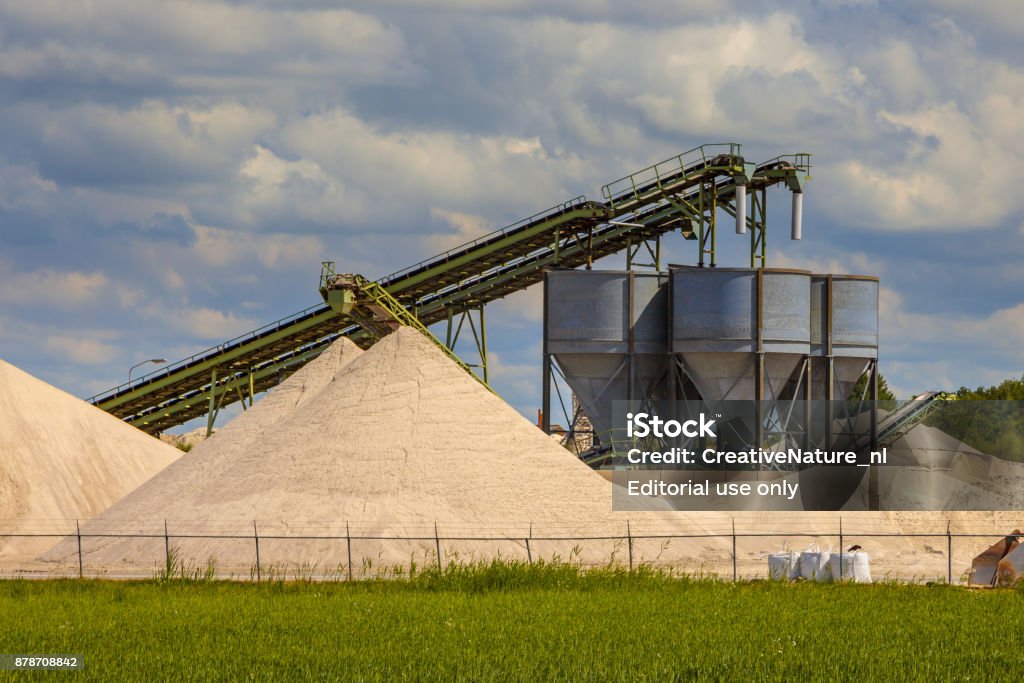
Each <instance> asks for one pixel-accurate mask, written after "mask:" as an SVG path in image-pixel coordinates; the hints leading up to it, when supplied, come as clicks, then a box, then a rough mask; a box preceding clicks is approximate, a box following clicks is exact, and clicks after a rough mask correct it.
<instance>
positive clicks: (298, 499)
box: [48, 329, 678, 568]
mask: <svg viewBox="0 0 1024 683" xmlns="http://www.w3.org/2000/svg"><path fill="white" fill-rule="evenodd" d="M357 351H358V350H357V349H355V348H354V347H352V346H351V344H350V342H348V341H347V340H343V341H339V342H338V343H337V344H336V345H335V346H334V347H332V348H331V350H330V351H329V352H326V353H325V354H324V355H323V356H321V358H320V359H318V360H317V361H316V362H315V363H313V364H310V366H307V368H306V369H304V370H303V371H300V372H299V373H296V375H295V376H293V377H292V378H290V379H289V380H288V381H287V382H285V383H283V384H282V385H281V386H280V387H278V389H277V390H275V391H274V392H273V393H272V394H271V395H270V396H269V397H267V398H265V399H263V401H261V402H260V403H258V404H257V405H256V406H255V407H254V409H252V410H250V411H248V412H247V413H245V414H243V415H242V416H240V417H239V418H237V419H236V420H234V421H233V422H231V423H229V424H228V426H227V427H225V428H224V429H222V430H220V431H219V432H218V433H217V434H215V435H214V436H213V437H212V438H211V439H209V440H208V441H206V442H204V443H203V444H201V445H200V446H198V447H196V448H195V449H194V450H193V451H192V452H191V453H189V454H188V455H187V456H185V457H184V458H182V459H181V460H180V461H179V462H178V463H175V465H173V466H171V467H169V468H168V469H167V470H165V471H164V472H163V473H161V475H160V476H158V477H155V478H154V479H152V480H151V481H149V482H148V483H147V484H145V485H143V486H141V487H140V488H139V489H138V490H136V491H134V492H133V493H132V494H131V495H129V496H127V497H126V498H124V499H123V500H121V501H120V502H119V503H117V504H116V505H114V506H113V507H111V508H110V509H109V510H108V511H106V512H105V513H104V514H102V515H100V516H99V517H98V518H97V519H96V520H94V521H93V522H92V523H90V524H89V525H87V527H86V528H85V529H84V532H85V533H86V534H92V533H103V532H111V531H113V532H117V533H132V532H135V531H142V532H146V533H153V534H156V535H158V536H159V535H161V534H162V533H163V523H164V520H167V521H168V527H169V529H170V531H171V535H172V536H173V535H174V534H175V533H177V534H179V535H186V534H195V533H203V534H208V535H218V534H221V535H228V536H234V535H239V534H242V535H245V534H248V535H249V536H250V537H251V535H252V534H253V528H254V523H255V525H256V528H257V529H258V530H259V532H260V534H261V536H263V541H262V548H261V551H262V555H261V561H263V562H264V563H272V562H275V561H278V562H290V561H300V560H301V561H310V562H312V561H316V562H317V563H318V564H319V565H320V566H323V565H324V564H325V563H335V564H336V563H339V562H341V561H342V560H344V561H346V562H347V548H345V544H344V543H342V544H339V543H338V542H337V541H336V540H332V541H323V542H317V541H313V540H306V541H303V540H298V539H296V537H297V536H304V535H305V536H323V535H329V536H338V535H345V534H346V533H352V534H354V535H357V536H363V537H365V536H372V537H374V538H373V539H364V541H361V542H360V543H362V546H363V548H364V552H361V553H357V554H359V555H360V557H357V558H356V560H355V561H356V562H360V561H362V562H367V561H371V562H372V561H378V562H379V561H387V562H401V561H407V560H408V559H409V557H410V555H415V554H416V553H418V552H421V551H422V552H426V551H430V552H432V551H433V549H434V548H435V543H432V542H428V540H427V537H428V536H429V537H432V536H433V535H434V525H435V524H437V525H438V527H439V529H441V531H442V534H443V535H447V536H451V535H459V536H471V537H474V538H475V537H479V536H480V535H481V533H482V532H484V531H486V535H488V536H495V535H497V536H507V535H512V536H515V537H516V538H517V540H516V541H515V542H510V543H501V542H496V541H484V540H481V541H479V542H477V541H466V543H464V544H462V547H461V548H460V549H459V550H458V551H453V552H452V553H451V554H458V555H460V556H461V557H464V558H465V557H469V556H480V557H482V556H493V555H495V554H498V553H503V554H504V555H505V556H508V555H513V556H516V557H518V556H519V555H521V554H522V550H523V549H524V548H523V546H525V542H521V541H519V540H518V539H525V538H526V537H528V536H530V535H531V534H536V535H541V534H545V533H546V534H547V535H549V536H550V535H572V534H576V535H583V534H588V533H589V534H595V533H604V534H608V533H609V530H610V529H614V533H620V532H622V533H624V532H625V523H626V517H625V516H624V515H622V514H615V513H613V512H612V511H611V490H612V487H611V486H610V485H609V484H608V483H607V482H605V481H603V480H602V478H601V477H599V476H598V475H597V474H596V473H594V472H593V471H592V470H591V469H590V468H588V467H587V466H586V465H584V464H583V463H581V462H580V461H579V460H577V459H576V458H575V457H573V456H572V454H570V453H569V452H568V451H566V450H565V449H564V448H561V447H560V446H559V445H558V444H556V443H554V442H553V441H552V440H551V439H549V438H548V437H547V436H545V435H544V434H543V433H542V432H541V431H540V430H539V429H537V428H536V426H534V425H533V424H531V423H530V422H529V421H528V420H526V419H525V418H523V417H522V416H521V415H519V413H517V412H516V411H515V410H514V409H513V408H512V407H510V406H509V405H508V404H507V403H505V402H504V401H503V400H502V399H500V398H499V397H497V396H495V395H493V394H491V393H490V392H488V391H487V390H486V389H485V388H484V387H483V386H482V385H480V384H479V383H478V382H476V381H475V380H474V379H472V378H471V377H469V376H468V375H467V374H466V373H465V372H464V371H463V370H461V369H460V368H458V367H457V366H456V365H455V364H453V363H452V362H451V361H450V360H449V359H448V358H446V357H445V356H444V354H442V353H441V352H440V351H439V350H438V349H437V348H436V347H435V346H434V345H433V344H432V343H431V342H430V341H429V340H427V339H426V338H425V337H423V335H421V334H420V333H418V332H416V331H414V330H411V329H402V330H399V331H398V332H396V333H395V334H392V335H390V336H389V337H387V338H385V339H384V340H382V341H381V342H379V343H378V344H376V345H375V346H374V347H372V348H371V349H370V350H369V351H368V352H366V353H364V354H362V355H360V356H358V357H357V358H355V359H354V360H351V358H352V357H353V356H356V355H357ZM332 358H334V359H336V360H333V361H332ZM347 360H351V362H350V363H347V364H346V361H347ZM331 363H334V364H333V365H331ZM648 515H649V513H648ZM632 516H633V518H634V519H636V518H637V517H643V516H644V513H632ZM655 517H656V518H657V519H656V520H655V522H656V523H658V524H662V525H664V524H666V523H673V522H674V520H676V519H678V515H675V514H673V513H667V514H661V515H655ZM648 521H650V519H648ZM620 527H621V528H620ZM346 529H347V530H348V531H346ZM274 536H280V537H282V538H277V539H275V538H272V537H274ZM393 536H403V537H408V536H422V537H424V541H423V542H394V543H381V542H380V541H379V540H377V537H393ZM284 537H287V540H286V539H285V538H284ZM172 541H173V542H169V543H170V544H171V545H173V546H175V547H177V548H179V549H180V550H181V552H182V553H183V555H184V556H185V557H187V558H190V559H192V560H194V561H196V562H199V563H202V562H204V561H205V560H206V559H209V558H214V559H215V560H216V561H217V563H218V565H219V566H221V567H224V566H226V565H232V566H237V565H238V563H239V562H241V564H242V566H243V567H244V566H247V563H251V562H252V561H253V560H254V552H255V549H254V545H255V544H254V539H253V540H248V539H247V540H244V541H243V540H225V539H212V538H211V539H203V540H188V539H182V538H178V539H172ZM474 543H478V545H476V546H474V547H469V546H471V545H473V544H474ZM86 545H87V546H88V547H87V548H86V549H85V553H84V555H85V558H84V559H85V563H86V564H87V565H89V566H91V567H122V568H123V567H125V566H129V565H139V566H145V567H152V566H153V565H154V563H155V562H157V563H158V562H159V561H160V560H161V558H162V557H163V556H164V541H163V538H157V539H89V541H88V543H87V544H86ZM275 545H276V546H277V548H278V550H276V551H275V548H274V546H275ZM562 545H565V544H562ZM573 546H574V544H573V543H569V544H568V546H567V547H566V548H563V547H561V546H558V547H556V545H551V546H550V547H549V548H548V550H549V553H547V554H560V555H562V556H563V557H564V556H566V555H568V554H569V553H571V552H572V548H573ZM71 552H76V549H75V548H73V547H71V546H70V545H69V544H64V545H62V546H60V547H58V548H57V549H55V551H54V552H53V553H50V554H49V556H48V557H50V558H51V559H53V558H59V557H64V558H67V557H68V554H69V553H71ZM533 552H534V548H531V553H533ZM536 552H537V556H541V555H544V554H545V553H544V551H543V550H542V549H539V548H538V549H537V550H536ZM595 552H596V551H595ZM610 552H611V551H610V550H609V549H608V548H603V547H602V549H601V550H600V553H601V555H602V556H604V557H607V556H608V554H609V553H610ZM240 555H241V557H240ZM233 563H234V564H233Z"/></svg>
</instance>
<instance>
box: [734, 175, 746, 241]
mask: <svg viewBox="0 0 1024 683" xmlns="http://www.w3.org/2000/svg"><path fill="white" fill-rule="evenodd" d="M736 234H737V235H745V234H747V186H746V185H736Z"/></svg>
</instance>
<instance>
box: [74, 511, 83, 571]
mask: <svg viewBox="0 0 1024 683" xmlns="http://www.w3.org/2000/svg"><path fill="white" fill-rule="evenodd" d="M75 535H76V536H77V537H78V578H82V575H83V571H82V527H81V526H79V524H78V520H77V519H76V520H75Z"/></svg>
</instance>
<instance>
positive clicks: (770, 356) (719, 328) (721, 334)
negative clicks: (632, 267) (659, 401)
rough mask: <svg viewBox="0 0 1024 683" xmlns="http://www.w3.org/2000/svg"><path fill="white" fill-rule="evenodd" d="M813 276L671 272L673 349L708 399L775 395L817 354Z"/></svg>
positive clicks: (732, 270)
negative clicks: (813, 351)
mask: <svg viewBox="0 0 1024 683" xmlns="http://www.w3.org/2000/svg"><path fill="white" fill-rule="evenodd" d="M810 277H811V275H810V273H809V272H807V271H801V270H781V269H767V268H762V269H746V268H714V269H706V268H693V267H678V268H674V269H673V270H672V294H671V297H672V304H671V309H672V352H673V353H674V354H675V356H676V359H677V362H678V363H679V367H680V369H681V371H682V372H683V373H684V374H685V375H686V376H687V377H688V378H689V379H690V380H692V382H693V384H694V385H695V386H696V388H697V391H698V392H699V393H700V398H702V399H703V400H704V401H709V402H711V401H720V400H724V399H729V400H753V399H759V400H775V399H778V398H780V397H781V395H782V393H783V389H784V388H785V386H786V383H787V382H788V381H789V380H790V378H791V377H793V376H794V374H795V373H796V372H797V371H798V370H799V369H800V368H802V366H803V362H804V359H805V357H806V356H807V354H808V353H809V352H810Z"/></svg>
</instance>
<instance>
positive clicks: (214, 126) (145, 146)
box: [2, 100, 275, 187]
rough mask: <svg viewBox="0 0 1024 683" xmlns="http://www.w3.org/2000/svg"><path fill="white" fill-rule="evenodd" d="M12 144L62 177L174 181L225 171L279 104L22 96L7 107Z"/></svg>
mask: <svg viewBox="0 0 1024 683" xmlns="http://www.w3.org/2000/svg"><path fill="white" fill-rule="evenodd" d="M2 120H3V121H4V123H5V125H6V127H7V129H8V132H7V134H6V137H7V138H8V139H9V140H10V141H11V142H10V144H11V146H13V147H14V149H16V150H20V153H21V154H22V155H31V156H32V157H33V158H34V159H35V161H36V163H37V164H38V168H39V171H40V173H41V174H42V175H43V176H44V177H46V178H47V179H49V180H53V181H55V182H57V183H58V184H61V185H74V186H85V187H98V186H117V187H138V186H148V185H160V186H167V185H169V184H170V185H173V184H177V183H183V182H201V181H211V180H217V179H221V180H223V179H226V178H228V177H231V176H232V175H234V173H236V172H237V169H238V167H239V166H240V165H241V163H242V162H243V161H244V160H245V159H246V158H247V156H248V155H249V153H250V149H251V147H250V145H251V141H252V140H254V139H255V138H256V137H257V136H258V135H260V134H261V133H264V132H266V131H267V130H269V129H270V128H271V127H272V126H273V125H274V121H275V116H274V114H273V113H272V112H269V111H267V110H265V109H262V108H258V107H246V106H244V105H240V104H235V103H229V102H225V103H220V104H216V105H213V106H192V105H190V106H185V105H173V104H169V103H167V102H163V101H158V100H147V101H145V102H142V103H140V104H138V105H137V106H134V107H132V108H130V109H122V108H119V107H115V106H111V105H100V104H93V103H82V104H76V105H73V106H71V107H68V108H65V109H60V110H52V109H50V108H48V107H44V106H42V105H38V104H18V105H15V106H13V107H9V108H7V109H6V110H5V111H4V112H3V114H2Z"/></svg>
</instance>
